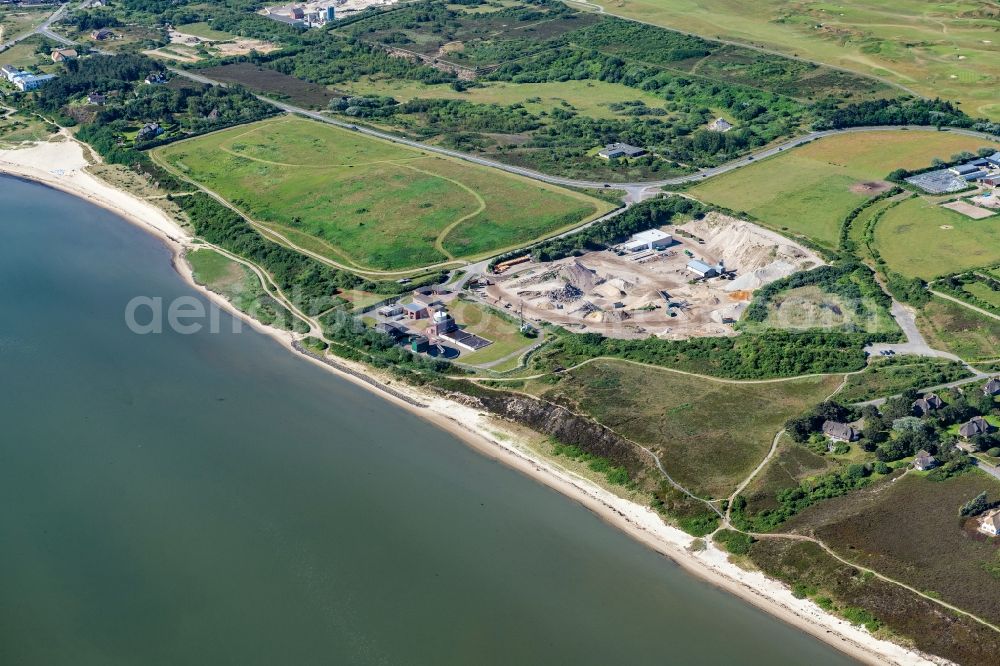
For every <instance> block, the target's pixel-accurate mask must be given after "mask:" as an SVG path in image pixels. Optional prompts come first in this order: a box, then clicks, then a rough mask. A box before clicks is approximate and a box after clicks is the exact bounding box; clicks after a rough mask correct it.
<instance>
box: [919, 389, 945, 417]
mask: <svg viewBox="0 0 1000 666" xmlns="http://www.w3.org/2000/svg"><path fill="white" fill-rule="evenodd" d="M942 407H944V401H943V400H942V399H941V398H939V397H938V396H937V394H935V393H927V394H926V395H924V396H923V397H921V398H917V399H916V400H914V401H913V414H914V415H915V416H927V415H928V414H930V413H931V412H934V411H937V410H939V409H941V408H942Z"/></svg>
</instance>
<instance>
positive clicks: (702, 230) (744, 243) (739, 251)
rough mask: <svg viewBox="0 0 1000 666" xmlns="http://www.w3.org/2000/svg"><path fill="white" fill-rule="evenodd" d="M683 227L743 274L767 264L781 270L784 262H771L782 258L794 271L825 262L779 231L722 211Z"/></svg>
mask: <svg viewBox="0 0 1000 666" xmlns="http://www.w3.org/2000/svg"><path fill="white" fill-rule="evenodd" d="M681 229H683V230H684V231H687V232H689V233H692V234H694V235H695V236H699V237H701V238H702V239H704V241H705V244H704V245H703V246H702V247H703V248H704V251H705V253H706V254H708V255H711V256H714V257H718V258H719V259H721V260H722V261H723V262H724V263H725V264H726V268H730V269H735V270H736V271H737V272H739V273H741V274H745V273H751V272H753V271H756V270H758V269H761V268H766V267H770V268H772V270H782V269H784V265H779V266H775V267H772V264H774V263H775V262H779V261H783V262H787V263H789V264H792V265H793V266H794V268H795V270H803V269H806V268H812V267H813V266H818V265H820V264H821V263H823V261H822V260H821V259H820V258H819V257H818V256H816V255H815V254H814V253H812V252H810V251H809V250H807V249H806V248H804V247H802V246H801V245H796V244H795V243H793V242H792V241H790V240H788V239H787V238H785V237H784V236H781V235H780V234H776V233H774V232H772V231H768V230H766V229H762V228H760V227H758V226H756V225H754V224H751V223H749V222H746V221H744V220H738V219H736V218H733V217H728V216H726V215H721V214H719V213H709V214H708V215H706V216H705V217H704V218H702V219H700V220H692V221H691V222H688V223H687V224H685V225H683V226H682V227H681ZM786 275H787V273H786ZM780 277H784V275H781V276H780ZM757 286H759V284H758V285H757ZM740 288H741V289H746V288H756V287H740Z"/></svg>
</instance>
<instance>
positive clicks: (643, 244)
mask: <svg viewBox="0 0 1000 666" xmlns="http://www.w3.org/2000/svg"><path fill="white" fill-rule="evenodd" d="M673 242H674V237H673V236H671V235H670V234H668V233H666V232H665V231H660V230H659V229H649V230H647V231H640V232H639V233H637V234H633V235H632V237H631V238H629V239H628V242H626V243H624V244H623V245H622V249H623V250H625V251H626V252H642V251H643V250H662V249H663V248H666V247H670V245H671V244H673Z"/></svg>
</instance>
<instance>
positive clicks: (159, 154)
mask: <svg viewBox="0 0 1000 666" xmlns="http://www.w3.org/2000/svg"><path fill="white" fill-rule="evenodd" d="M154 156H155V157H156V158H157V159H158V160H160V161H161V162H163V163H164V164H166V165H167V166H169V167H170V168H172V169H173V170H175V171H176V172H177V173H179V174H181V175H183V176H185V177H187V178H189V179H191V180H194V181H195V182H197V183H199V184H201V185H204V186H205V187H207V188H208V189H210V190H212V191H214V192H216V193H217V194H219V195H221V196H223V197H225V198H226V199H227V200H229V201H231V202H233V203H234V204H235V205H236V206H237V207H238V208H239V209H240V210H242V211H243V212H245V213H246V214H248V215H249V216H251V217H252V218H254V219H256V220H258V221H259V222H261V223H263V224H265V225H268V226H269V227H271V228H273V229H275V230H276V231H278V232H280V233H282V234H283V235H285V236H286V237H288V238H289V239H290V240H292V241H293V242H294V243H296V244H297V245H300V246H302V247H305V248H306V249H309V250H312V251H314V252H317V253H320V254H323V255H324V256H328V257H329V258H331V259H333V260H335V261H340V262H344V263H346V264H348V265H351V266H353V267H355V268H357V269H361V270H363V269H375V270H378V269H385V270H406V269H411V268H418V267H421V266H425V265H429V264H435V263H440V262H446V261H449V260H452V259H458V258H468V257H472V256H478V255H482V254H489V253H493V252H497V251H500V250H503V249H505V248H507V247H508V246H511V245H515V244H520V243H523V242H526V241H530V240H533V239H535V238H537V237H540V236H544V235H546V234H551V233H553V232H555V231H557V230H560V229H563V228H568V227H572V226H574V225H575V224H578V223H580V222H583V221H585V220H587V219H590V218H591V217H593V216H594V215H597V214H601V213H603V212H605V211H607V210H609V209H610V206H609V205H608V204H606V203H604V202H601V201H598V200H596V199H593V198H591V197H588V196H585V195H583V194H579V193H576V192H570V191H567V190H562V189H559V188H555V187H549V186H542V185H539V184H538V183H534V182H532V181H529V180H527V179H523V178H519V177H515V176H509V175H506V174H502V173H499V172H496V171H493V170H490V169H486V168H482V167H475V166H471V165H468V164H464V163H460V162H458V161H455V160H451V159H447V158H442V157H437V156H434V155H431V154H429V153H424V152H422V151H418V150H414V149H411V148H406V147H403V146H399V145H396V144H393V143H390V142H388V141H381V140H378V139H373V138H370V137H366V136H363V135H361V134H358V133H355V132H351V131H349V130H342V129H339V128H336V127H332V126H329V125H325V124H321V123H317V122H314V121H309V120H302V119H292V118H278V119H272V120H267V121H262V122H259V123H254V124H252V125H249V126H243V127H237V128H233V129H230V130H225V131H222V132H217V133H214V134H210V135H206V136H202V137H198V138H195V139H192V140H190V141H183V142H180V143H176V144H172V145H170V146H166V147H163V148H160V149H158V150H157V151H155V153H154Z"/></svg>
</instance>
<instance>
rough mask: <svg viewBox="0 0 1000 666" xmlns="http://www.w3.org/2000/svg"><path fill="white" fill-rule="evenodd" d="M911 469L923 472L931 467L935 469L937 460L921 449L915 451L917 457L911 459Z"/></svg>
mask: <svg viewBox="0 0 1000 666" xmlns="http://www.w3.org/2000/svg"><path fill="white" fill-rule="evenodd" d="M913 467H914V468H916V469H918V470H920V471H921V472H924V471H926V470H929V469H931V468H932V467H937V459H936V458H935V457H934V456H932V455H931V454H930V453H928V452H927V451H924V450H923V449H921V450H920V451H917V455H916V457H915V458H914V459H913Z"/></svg>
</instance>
